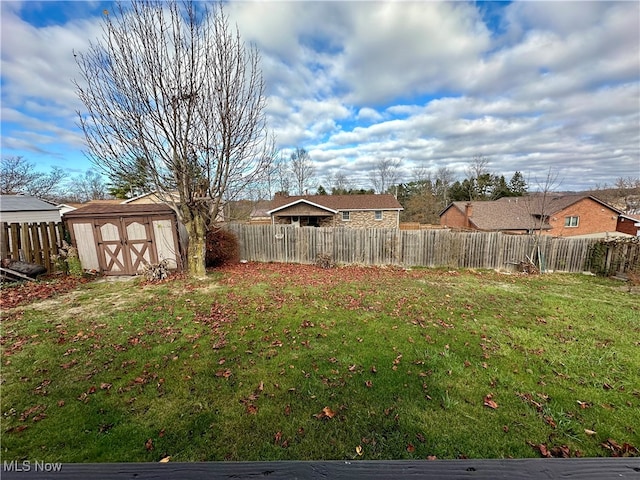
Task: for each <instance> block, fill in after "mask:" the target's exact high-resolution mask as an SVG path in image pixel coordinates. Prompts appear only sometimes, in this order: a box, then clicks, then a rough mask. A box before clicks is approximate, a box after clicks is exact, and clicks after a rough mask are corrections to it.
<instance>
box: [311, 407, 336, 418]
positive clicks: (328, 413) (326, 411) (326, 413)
mask: <svg viewBox="0 0 640 480" xmlns="http://www.w3.org/2000/svg"><path fill="white" fill-rule="evenodd" d="M335 416H336V412H334V411H333V410H331V408H329V407H324V408H323V409H322V411H321V412H320V413H316V414H315V415H314V417H315V418H317V419H318V420H331V419H332V418H333V417H335Z"/></svg>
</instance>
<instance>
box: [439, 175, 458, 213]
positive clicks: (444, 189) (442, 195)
mask: <svg viewBox="0 0 640 480" xmlns="http://www.w3.org/2000/svg"><path fill="white" fill-rule="evenodd" d="M454 181H455V174H454V173H453V171H452V170H450V169H449V168H447V167H440V168H438V171H437V172H436V180H435V193H436V196H437V197H438V198H439V199H440V201H441V202H442V207H443V208H444V207H446V206H447V205H448V204H449V188H451V184H452V183H453V182H454Z"/></svg>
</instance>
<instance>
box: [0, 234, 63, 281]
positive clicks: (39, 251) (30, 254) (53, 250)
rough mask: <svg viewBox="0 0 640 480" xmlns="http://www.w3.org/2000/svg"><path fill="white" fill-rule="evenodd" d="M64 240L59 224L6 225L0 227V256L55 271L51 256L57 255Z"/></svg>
mask: <svg viewBox="0 0 640 480" xmlns="http://www.w3.org/2000/svg"><path fill="white" fill-rule="evenodd" d="M63 239H64V227H63V225H62V223H61V222H57V223H56V222H40V223H7V222H2V225H1V226H0V256H1V258H3V259H4V258H11V259H13V260H22V261H24V262H30V263H37V264H38V265H42V266H43V267H45V268H46V269H47V270H48V271H49V272H52V271H53V270H54V269H55V263H54V262H53V261H52V260H51V256H52V255H56V254H57V253H58V249H59V248H60V247H61V246H62V240H63Z"/></svg>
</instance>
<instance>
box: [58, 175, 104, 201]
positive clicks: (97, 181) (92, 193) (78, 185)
mask: <svg viewBox="0 0 640 480" xmlns="http://www.w3.org/2000/svg"><path fill="white" fill-rule="evenodd" d="M65 192H66V197H67V198H69V199H71V200H72V201H74V202H88V201H89V200H104V199H106V198H108V197H109V193H108V191H107V185H106V183H105V181H104V178H103V177H102V175H100V174H99V173H98V172H96V171H95V170H87V171H86V172H85V173H84V175H78V176H76V177H73V178H71V179H70V180H69V182H68V183H67V184H66V185H65Z"/></svg>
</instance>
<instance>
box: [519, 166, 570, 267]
mask: <svg viewBox="0 0 640 480" xmlns="http://www.w3.org/2000/svg"><path fill="white" fill-rule="evenodd" d="M558 175H559V174H558V172H557V171H554V170H553V169H552V168H551V167H549V170H547V174H546V176H545V177H544V178H543V179H541V180H539V179H535V180H534V183H535V184H536V185H537V189H538V193H537V194H536V195H534V196H532V197H529V198H527V199H526V200H527V202H526V204H525V205H526V208H527V211H528V213H529V215H530V217H531V218H532V219H533V224H532V229H531V233H532V234H533V239H534V242H533V247H532V251H531V255H530V257H529V260H530V261H531V262H534V263H535V259H536V257H537V262H538V267H539V269H540V272H544V270H545V265H544V262H543V259H542V255H541V252H540V243H541V237H542V234H543V233H544V231H545V229H546V227H547V225H548V221H549V216H550V214H551V212H550V210H551V201H552V200H553V192H555V191H556V190H557V189H558V187H559V186H560V184H561V181H559V180H558Z"/></svg>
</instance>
